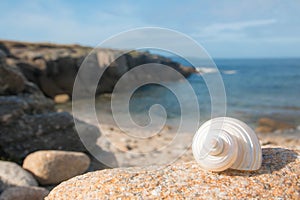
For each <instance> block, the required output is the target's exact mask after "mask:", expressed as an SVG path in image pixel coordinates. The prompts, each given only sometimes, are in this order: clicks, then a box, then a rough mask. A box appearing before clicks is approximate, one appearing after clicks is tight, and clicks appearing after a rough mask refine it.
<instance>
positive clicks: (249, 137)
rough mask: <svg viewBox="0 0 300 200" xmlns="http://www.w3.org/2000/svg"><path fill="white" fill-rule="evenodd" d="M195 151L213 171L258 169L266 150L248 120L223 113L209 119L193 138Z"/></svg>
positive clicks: (198, 158) (202, 161)
mask: <svg viewBox="0 0 300 200" xmlns="http://www.w3.org/2000/svg"><path fill="white" fill-rule="evenodd" d="M192 149H193V155H194V157H195V159H196V161H197V162H198V163H199V165H200V166H201V167H202V168H203V169H206V170H210V171H216V172H217V171H224V170H226V169H229V168H231V169H238V170H248V171H252V170H258V169H259V168H260V167H261V162H262V151H261V147H260V144H259V140H258V138H257V136H256V134H255V132H254V131H253V130H252V129H251V128H250V127H249V126H247V125H246V124H245V123H244V122H242V121H240V120H237V119H233V118H229V117H219V118H214V119H211V120H209V121H207V122H205V123H204V124H203V125H202V126H201V127H200V128H199V129H198V131H197V133H196V134H195V136H194V138H193V145H192Z"/></svg>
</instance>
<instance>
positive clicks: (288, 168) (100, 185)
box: [46, 147, 300, 200]
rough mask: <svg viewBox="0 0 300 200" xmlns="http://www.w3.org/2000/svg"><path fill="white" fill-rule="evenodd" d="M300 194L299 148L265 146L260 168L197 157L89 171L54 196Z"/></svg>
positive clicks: (60, 187) (288, 196) (52, 196)
mask: <svg viewBox="0 0 300 200" xmlns="http://www.w3.org/2000/svg"><path fill="white" fill-rule="evenodd" d="M118 197H120V198H125V199H127V198H128V199H131V198H133V199H141V198H145V199H153V198H166V197H167V198H200V199H211V198H214V199H215V198H222V199H223V198H225V199H226V198H237V199H241V198H243V199H248V198H283V199H299V197H300V151H297V150H289V149H285V148H279V147H277V148H275V147H274V148H273V147H272V148H264V149H263V164H262V167H261V169H260V170H258V171H256V172H242V171H237V170H227V171H224V172H221V173H213V172H209V171H204V170H202V169H201V168H199V166H198V165H197V164H196V163H195V162H187V163H177V164H171V165H168V166H161V167H159V166H151V167H145V168H123V169H111V170H102V171H96V172H91V173H87V174H84V175H81V176H77V177H74V178H72V179H70V180H68V181H65V182H63V183H61V184H60V185H58V186H57V187H56V188H54V189H53V190H52V191H51V192H50V194H49V195H48V197H46V199H47V200H52V199H109V198H118Z"/></svg>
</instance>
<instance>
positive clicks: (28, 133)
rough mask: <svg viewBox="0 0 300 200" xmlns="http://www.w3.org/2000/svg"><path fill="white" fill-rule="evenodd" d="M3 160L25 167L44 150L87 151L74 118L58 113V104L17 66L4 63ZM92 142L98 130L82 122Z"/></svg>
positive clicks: (0, 100) (0, 69)
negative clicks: (28, 158) (33, 154)
mask: <svg viewBox="0 0 300 200" xmlns="http://www.w3.org/2000/svg"><path fill="white" fill-rule="evenodd" d="M0 83H1V85H0V95H1V96H0V158H1V159H4V160H14V161H16V162H18V163H21V161H22V159H23V158H24V157H25V156H26V155H27V154H29V153H31V152H33V151H36V150H41V149H61V150H73V151H83V152H85V151H86V149H85V147H84V146H83V144H82V142H81V140H80V138H79V136H78V135H77V133H76V130H75V127H74V120H73V117H72V116H71V115H70V114H69V113H66V112H56V111H55V108H54V103H53V101H52V100H51V99H48V98H46V97H45V96H44V94H43V93H42V92H41V91H40V90H39V89H38V87H37V86H36V85H35V84H33V83H31V82H29V81H28V80H27V79H26V78H25V77H24V76H23V75H22V73H21V72H20V71H19V70H18V68H17V67H15V66H8V65H7V63H6V62H5V60H4V59H1V60H0ZM79 123H80V124H81V125H82V127H83V128H85V130H86V134H87V135H88V136H89V137H91V138H97V137H98V136H99V134H100V133H99V132H98V129H97V128H96V127H93V126H91V125H88V124H85V123H83V122H79Z"/></svg>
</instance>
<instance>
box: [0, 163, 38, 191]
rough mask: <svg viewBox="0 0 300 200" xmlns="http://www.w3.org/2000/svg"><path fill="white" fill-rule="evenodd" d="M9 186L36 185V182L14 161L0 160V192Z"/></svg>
mask: <svg viewBox="0 0 300 200" xmlns="http://www.w3.org/2000/svg"><path fill="white" fill-rule="evenodd" d="M11 186H37V182H36V180H35V179H34V178H33V176H32V175H31V174H30V173H29V172H27V171H26V170H24V169H23V168H22V167H20V166H19V165H17V164H16V163H13V162H8V161H0V193H1V192H2V191H3V190H5V189H6V188H8V187H11Z"/></svg>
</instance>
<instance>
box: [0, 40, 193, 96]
mask: <svg viewBox="0 0 300 200" xmlns="http://www.w3.org/2000/svg"><path fill="white" fill-rule="evenodd" d="M0 50H1V51H2V54H4V55H5V57H6V62H7V64H8V65H13V66H16V67H17V68H18V69H19V70H20V71H21V73H22V74H23V75H24V77H25V78H26V79H27V80H28V81H30V82H32V83H34V84H36V85H37V86H38V87H39V88H40V90H41V91H42V92H43V93H44V94H45V95H46V96H47V97H50V98H53V99H54V98H55V96H57V95H60V94H66V95H68V96H69V97H71V95H72V90H73V85H74V81H75V78H76V74H77V72H78V70H79V67H80V65H81V63H82V62H83V61H84V59H85V58H86V56H87V55H88V54H89V53H91V55H90V58H92V59H89V65H92V66H91V67H95V68H100V69H101V68H104V67H105V66H109V67H108V68H107V69H106V70H105V71H104V73H103V76H102V78H101V80H100V82H99V85H101V87H99V88H98V89H97V94H101V93H110V92H112V90H113V88H114V86H115V84H116V83H117V81H118V80H119V78H120V77H121V76H122V75H123V74H124V73H126V72H127V71H129V70H130V69H132V68H134V67H136V66H139V65H142V64H147V63H158V64H163V65H167V66H169V67H171V68H173V69H175V70H177V71H178V72H180V73H181V74H182V75H183V76H184V77H188V76H189V75H190V74H191V73H194V72H195V71H194V69H193V68H187V67H184V66H182V65H181V64H179V63H177V62H174V61H172V60H170V59H169V58H166V57H162V56H158V55H153V54H150V53H148V52H138V51H130V52H128V53H125V52H123V51H120V50H112V49H103V48H97V49H95V50H94V51H92V50H93V49H92V48H91V47H85V46H80V45H57V44H48V43H25V42H15V41H1V40H0ZM91 51H92V52H91ZM120 55H121V56H120ZM157 76H160V77H161V78H163V79H164V81H174V80H175V81H176V77H173V76H172V75H170V74H158V73H157V71H154V70H153V71H151V70H150V71H147V73H145V74H138V76H135V78H136V79H141V80H145V79H150V80H151V79H152V78H153V77H157Z"/></svg>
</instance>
